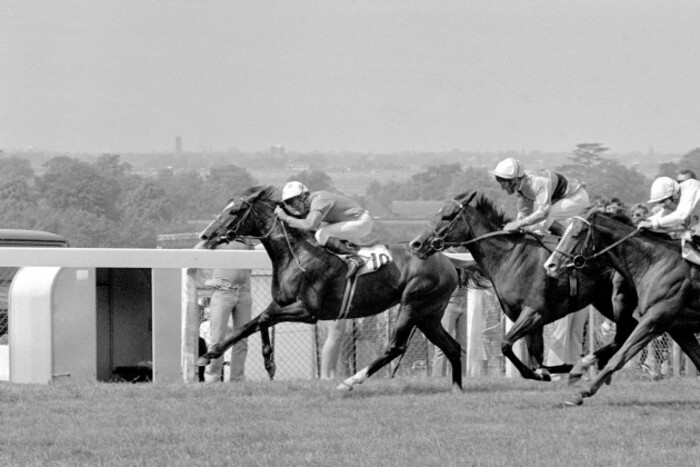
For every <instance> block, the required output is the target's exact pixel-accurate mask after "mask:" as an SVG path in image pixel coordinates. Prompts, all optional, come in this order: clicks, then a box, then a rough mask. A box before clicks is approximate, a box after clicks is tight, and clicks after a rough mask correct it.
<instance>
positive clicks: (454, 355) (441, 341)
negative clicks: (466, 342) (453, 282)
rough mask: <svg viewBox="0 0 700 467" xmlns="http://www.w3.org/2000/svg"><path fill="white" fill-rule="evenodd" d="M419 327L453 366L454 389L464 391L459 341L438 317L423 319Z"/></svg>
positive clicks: (454, 390)
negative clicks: (443, 325)
mask: <svg viewBox="0 0 700 467" xmlns="http://www.w3.org/2000/svg"><path fill="white" fill-rule="evenodd" d="M418 329H420V330H421V331H422V332H423V334H425V337H427V338H428V340H429V341H430V342H432V343H433V344H435V345H436V346H437V347H439V348H440V350H442V352H443V353H444V354H445V356H446V357H447V359H448V360H449V362H450V365H451V366H452V390H453V392H462V360H461V357H462V347H461V346H460V345H459V342H457V341H456V340H455V339H454V338H453V337H452V336H450V334H449V333H448V332H447V330H446V329H445V328H444V327H442V324H441V323H440V320H437V319H431V320H423V321H421V322H420V323H418Z"/></svg>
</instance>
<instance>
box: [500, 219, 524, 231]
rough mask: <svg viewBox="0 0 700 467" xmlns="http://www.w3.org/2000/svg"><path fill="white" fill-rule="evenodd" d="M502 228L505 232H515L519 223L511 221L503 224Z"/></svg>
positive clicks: (518, 228)
mask: <svg viewBox="0 0 700 467" xmlns="http://www.w3.org/2000/svg"><path fill="white" fill-rule="evenodd" d="M503 230H505V231H506V232H515V231H517V230H520V225H519V224H518V221H511V222H508V223H507V224H506V225H504V226H503Z"/></svg>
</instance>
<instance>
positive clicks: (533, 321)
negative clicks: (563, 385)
mask: <svg viewBox="0 0 700 467" xmlns="http://www.w3.org/2000/svg"><path fill="white" fill-rule="evenodd" d="M541 328H542V316H541V315H540V314H539V313H536V312H535V310H534V309H532V308H530V307H524V308H523V309H522V311H521V313H520V316H518V319H517V321H515V323H514V324H513V327H511V328H510V331H508V333H507V334H506V335H505V336H504V337H503V341H502V342H501V353H502V354H503V355H504V356H505V357H506V358H507V359H508V360H510V362H511V363H512V364H513V365H514V366H515V368H516V369H517V370H518V371H519V372H520V374H521V375H522V377H523V378H525V379H534V380H537V381H551V378H550V376H549V374H547V373H543V374H538V373H536V372H535V371H533V370H532V368H530V367H528V366H526V365H525V364H524V363H523V362H522V361H521V360H520V359H519V358H518V357H517V355H515V352H513V344H514V343H515V342H517V341H518V339H521V338H522V337H525V336H526V335H528V334H531V333H532V332H533V331H535V330H539V329H541Z"/></svg>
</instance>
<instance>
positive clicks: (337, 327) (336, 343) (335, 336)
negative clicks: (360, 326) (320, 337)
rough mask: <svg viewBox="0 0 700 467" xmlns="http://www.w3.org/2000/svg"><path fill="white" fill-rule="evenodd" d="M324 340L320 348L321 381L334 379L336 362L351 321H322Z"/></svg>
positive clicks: (338, 359) (336, 370) (336, 372)
mask: <svg viewBox="0 0 700 467" xmlns="http://www.w3.org/2000/svg"><path fill="white" fill-rule="evenodd" d="M324 324H325V326H326V331H327V335H326V340H325V341H323V347H322V348H321V379H335V378H336V377H338V376H339V374H338V362H339V361H340V353H341V350H342V343H343V338H344V337H345V335H346V334H347V333H348V328H349V327H350V326H351V324H352V320H351V319H338V320H335V321H324Z"/></svg>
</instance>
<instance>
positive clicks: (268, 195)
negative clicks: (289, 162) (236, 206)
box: [241, 185, 281, 201]
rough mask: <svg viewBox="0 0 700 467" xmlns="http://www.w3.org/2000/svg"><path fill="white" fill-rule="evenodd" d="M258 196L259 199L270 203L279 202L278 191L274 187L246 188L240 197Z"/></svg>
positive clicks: (258, 186) (257, 186)
mask: <svg viewBox="0 0 700 467" xmlns="http://www.w3.org/2000/svg"><path fill="white" fill-rule="evenodd" d="M251 195H258V196H259V197H260V198H261V199H269V200H270V201H280V199H281V197H280V190H279V188H278V187H276V186H274V185H256V186H252V187H250V188H246V189H245V190H243V192H242V193H241V196H242V197H248V196H251Z"/></svg>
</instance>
